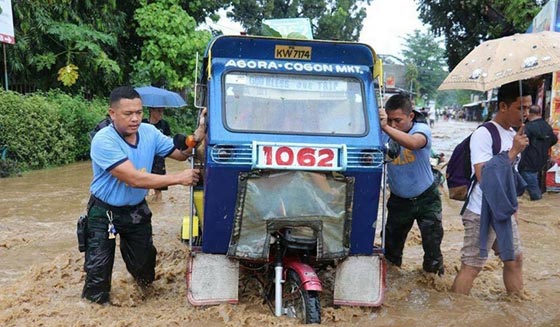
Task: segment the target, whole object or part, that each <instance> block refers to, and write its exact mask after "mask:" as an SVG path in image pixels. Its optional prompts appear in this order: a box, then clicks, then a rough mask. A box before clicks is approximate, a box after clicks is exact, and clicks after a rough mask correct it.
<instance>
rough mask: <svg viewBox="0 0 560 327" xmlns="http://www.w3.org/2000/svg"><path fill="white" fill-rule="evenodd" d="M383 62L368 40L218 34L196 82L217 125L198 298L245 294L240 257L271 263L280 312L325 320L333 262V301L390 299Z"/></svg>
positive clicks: (199, 301)
mask: <svg viewBox="0 0 560 327" xmlns="http://www.w3.org/2000/svg"><path fill="white" fill-rule="evenodd" d="M376 60H378V59H377V57H376V55H375V52H374V51H373V49H371V48H370V47H369V46H367V45H364V44H359V43H348V42H335V41H312V40H291V39H277V38H263V37H247V36H221V37H217V38H216V39H214V40H213V41H212V42H211V43H210V44H209V46H208V48H207V51H206V54H205V56H204V59H203V67H202V74H201V78H200V80H199V86H198V87H197V95H198V96H199V99H198V100H200V102H201V105H202V106H205V107H207V108H208V129H207V137H206V140H205V145H204V155H203V156H202V157H203V158H198V159H200V160H201V161H202V162H203V177H204V178H203V180H204V184H203V189H202V190H201V192H203V201H202V202H203V204H200V205H201V206H203V207H199V208H198V212H202V211H203V212H204V217H200V218H201V220H202V222H201V223H200V226H202V230H201V235H202V236H201V237H199V241H200V244H199V245H200V246H197V247H193V249H192V252H191V253H192V254H191V256H190V258H189V269H188V276H187V277H188V287H189V301H190V302H191V303H192V304H193V305H204V304H213V303H220V302H230V303H235V302H236V301H237V296H238V294H237V287H238V285H237V283H234V285H231V284H232V281H234V280H236V278H238V274H239V268H238V267H239V266H240V265H241V267H242V268H243V267H251V268H252V269H254V270H255V271H256V270H259V271H267V272H268V273H270V274H269V277H271V279H272V283H270V284H267V282H264V281H263V282H262V285H263V288H264V289H265V291H264V293H265V296H268V298H269V300H270V302H271V303H274V312H275V314H277V315H280V314H288V315H293V316H297V317H300V318H302V319H303V320H304V321H305V322H319V321H320V305H319V298H318V296H319V292H320V291H321V290H322V285H321V281H320V280H319V278H318V277H317V275H316V271H315V270H316V268H318V267H322V266H324V265H325V264H329V265H332V266H334V267H336V279H335V280H336V281H335V286H334V294H335V296H334V304H340V305H366V306H378V305H380V304H381V303H382V300H383V292H384V277H385V269H384V261H383V257H382V250H383V249H382V248H380V247H375V246H374V238H375V234H376V233H375V232H376V226H377V224H376V222H377V217H378V214H377V211H378V210H377V208H378V204H379V195H380V191H381V188H382V185H381V181H382V178H381V177H382V172H383V147H382V144H381V136H380V127H379V122H378V114H377V103H376V95H375V94H376V93H375V91H376V90H375V89H374V67H375V64H376ZM214 271H216V272H214ZM224 280H225V281H226V282H224ZM282 284H284V285H282ZM282 286H284V289H282ZM356 286H357V287H358V288H356ZM364 286H367V289H364ZM286 289H288V290H291V291H286ZM286 292H288V293H286ZM278 293H280V294H278ZM295 293H297V294H299V295H300V298H301V299H303V301H302V303H299V304H297V301H293V297H294V296H293V294H295ZM290 294H291V295H290ZM300 302H301V301H300ZM301 311H303V313H302V312H301ZM317 319H318V320H317Z"/></svg>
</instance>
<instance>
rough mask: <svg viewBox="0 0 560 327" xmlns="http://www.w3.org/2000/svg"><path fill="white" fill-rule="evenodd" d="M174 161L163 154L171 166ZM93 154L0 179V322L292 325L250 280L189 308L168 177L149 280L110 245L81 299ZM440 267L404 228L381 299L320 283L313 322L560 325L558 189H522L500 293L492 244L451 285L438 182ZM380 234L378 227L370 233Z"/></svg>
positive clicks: (453, 206)
mask: <svg viewBox="0 0 560 327" xmlns="http://www.w3.org/2000/svg"><path fill="white" fill-rule="evenodd" d="M475 126H476V125H475V124H473V123H459V122H442V121H440V122H439V123H437V124H436V127H435V128H434V132H433V133H434V150H435V151H436V152H444V153H445V154H446V158H449V157H450V154H451V151H452V149H453V147H454V146H455V145H456V144H457V143H458V142H460V140H462V139H463V138H464V137H465V136H466V135H468V134H469V133H470V132H471V131H472V130H473V129H474V128H475ZM184 167H185V166H184V163H175V162H173V161H172V160H170V161H168V169H169V170H170V171H178V170H180V169H183V168H184ZM90 179H91V164H90V163H89V162H84V163H77V164H72V165H68V166H65V167H60V168H54V169H48V170H41V171H34V172H30V173H28V174H25V175H24V176H23V177H16V178H10V179H0V264H1V265H0V290H1V291H0V326H184V325H201V324H205V325H206V326H255V325H274V326H294V325H297V323H296V322H295V321H293V320H291V319H288V318H285V317H282V318H275V317H274V316H273V314H272V313H271V312H270V310H269V309H268V307H267V306H266V305H263V304H262V301H261V300H260V299H259V297H258V294H257V292H256V291H255V290H250V291H248V292H246V293H243V295H242V296H241V297H240V304H239V305H235V306H233V305H220V306H214V307H208V308H203V309H199V308H193V307H191V306H190V305H189V304H188V303H187V300H186V295H185V294H186V285H185V270H186V269H185V268H186V263H185V259H186V256H187V250H186V246H185V245H184V244H183V243H181V241H180V239H179V236H180V235H179V233H180V226H181V219H182V217H183V216H184V215H185V214H186V212H187V201H188V188H186V187H182V186H174V187H170V188H169V191H167V192H164V197H163V202H159V203H150V207H151V209H152V211H153V212H154V218H153V225H154V243H155V245H156V247H157V249H158V252H159V253H158V262H157V267H156V281H155V282H154V285H153V288H152V289H151V290H150V291H149V292H148V293H142V292H141V291H140V290H138V289H137V288H136V287H135V286H134V283H133V282H132V278H131V277H130V275H129V274H128V272H127V271H126V269H125V267H124V264H123V262H122V258H121V257H120V254H118V251H117V254H116V257H117V258H116V260H115V268H114V272H113V287H112V295H111V302H112V304H111V305H106V306H99V305H96V304H90V303H88V302H86V301H83V300H81V299H80V293H81V288H82V286H83V280H84V274H83V269H82V265H83V255H82V254H80V253H79V252H78V249H77V244H76V238H75V223H76V219H77V218H78V216H79V215H80V214H82V213H83V212H84V208H85V206H86V202H87V199H88V196H89V193H88V187H89V182H90ZM442 192H443V195H442V200H443V205H444V212H443V215H444V227H445V236H444V239H443V244H442V250H443V253H444V260H445V271H446V274H445V275H444V276H443V277H442V278H439V277H435V278H434V277H432V276H428V275H425V274H423V273H422V271H421V266H422V255H423V251H422V248H421V244H420V234H419V232H418V230H417V229H416V227H415V228H414V229H413V231H412V232H411V234H409V239H408V241H407V245H406V248H405V258H404V260H403V267H402V268H400V269H398V268H394V267H389V270H388V274H387V285H388V288H387V291H386V299H385V302H384V305H383V306H382V307H380V308H373V309H372V308H353V307H339V308H334V307H333V306H332V303H329V302H330V301H331V296H330V294H328V293H327V292H329V290H327V291H326V292H325V294H323V295H324V296H323V297H322V304H323V314H322V317H323V324H324V325H337V326H353V325H360V326H430V327H433V326H492V327H495V326H511V327H515V326H547V327H548V326H550V327H552V326H560V309H558V308H560V264H559V260H560V254H559V249H560V245H559V241H558V240H559V239H560V214H558V212H559V211H558V208H557V206H559V205H560V194H553V193H547V194H545V195H544V199H543V200H542V201H537V202H530V201H528V198H527V197H522V198H520V214H519V228H520V232H521V238H522V243H523V247H524V255H525V266H524V279H525V285H526V292H525V294H524V296H522V297H511V296H508V295H507V294H506V293H505V291H504V287H503V283H502V278H501V263H500V261H499V260H498V259H497V258H496V257H494V256H493V255H491V256H490V259H489V261H488V264H487V265H486V267H485V268H484V270H483V271H482V273H481V275H480V277H479V278H478V279H477V280H476V282H475V285H474V288H473V291H472V295H471V296H461V295H456V294H453V293H450V292H449V289H450V287H451V284H452V282H453V278H454V277H455V273H456V271H457V269H458V267H459V265H460V261H459V251H460V249H461V245H462V236H463V227H462V224H461V220H460V217H459V210H460V205H461V204H462V203H460V202H457V201H453V200H449V199H448V198H447V193H446V190H445V189H443V190H442ZM377 239H379V237H377Z"/></svg>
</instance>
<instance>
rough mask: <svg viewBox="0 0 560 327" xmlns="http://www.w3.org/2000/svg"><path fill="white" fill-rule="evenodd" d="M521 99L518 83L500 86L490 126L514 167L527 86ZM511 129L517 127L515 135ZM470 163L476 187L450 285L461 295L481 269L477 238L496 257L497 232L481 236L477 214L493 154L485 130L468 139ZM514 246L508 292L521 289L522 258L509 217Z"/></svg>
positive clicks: (507, 266) (507, 264) (521, 143)
mask: <svg viewBox="0 0 560 327" xmlns="http://www.w3.org/2000/svg"><path fill="white" fill-rule="evenodd" d="M522 92H523V93H522V94H521V96H520V90H519V82H512V83H509V84H505V85H502V86H501V87H500V90H499V91H498V112H497V113H496V116H495V118H494V119H493V120H492V123H493V124H494V125H496V127H497V129H498V132H499V134H500V139H501V149H500V151H499V152H503V151H508V157H509V160H510V162H511V163H512V164H516V163H517V161H518V157H519V155H520V153H521V152H522V151H523V150H524V149H525V147H527V145H528V144H529V140H528V138H527V135H525V134H523V129H524V126H523V120H524V119H525V117H526V116H527V113H528V110H529V107H530V106H531V102H532V99H531V93H530V90H529V86H528V85H527V84H525V83H523V84H522ZM513 127H519V131H518V132H516V131H515V130H514V129H513ZM470 150H471V162H472V164H473V171H474V173H475V175H476V180H477V182H476V184H475V186H474V188H473V190H472V193H471V194H470V197H469V199H468V201H469V202H468V205H467V208H466V210H465V212H464V214H463V217H462V218H463V226H464V227H465V237H464V243H463V248H462V249H461V268H460V270H459V272H458V273H457V276H456V277H455V281H454V282H453V286H452V291H453V292H455V293H460V294H465V295H467V294H469V293H470V291H471V288H472V286H473V282H474V280H475V279H476V277H477V276H478V274H479V273H480V271H481V270H482V267H483V266H484V264H485V262H486V258H482V257H481V255H480V238H481V237H486V238H487V244H488V245H492V244H493V245H494V246H493V249H494V250H495V252H496V254H498V253H499V249H498V248H497V247H496V244H495V241H496V233H495V231H494V230H493V229H490V230H489V232H488V235H480V214H481V204H482V198H483V193H482V190H481V188H480V183H481V181H482V179H481V176H482V168H483V166H484V164H485V163H486V162H488V161H489V160H490V159H492V157H493V156H494V155H493V153H492V137H491V135H490V132H489V131H488V129H487V128H478V129H477V130H476V131H475V132H474V133H473V134H472V136H471V140H470ZM511 220H512V233H513V243H514V244H513V245H514V249H515V260H514V261H504V268H503V269H504V271H503V278H504V285H505V287H506V290H507V291H508V292H509V293H518V292H520V291H521V290H522V289H523V272H522V266H523V255H522V253H521V242H520V238H519V231H518V230H517V222H516V217H515V214H514V215H513V216H512V217H511Z"/></svg>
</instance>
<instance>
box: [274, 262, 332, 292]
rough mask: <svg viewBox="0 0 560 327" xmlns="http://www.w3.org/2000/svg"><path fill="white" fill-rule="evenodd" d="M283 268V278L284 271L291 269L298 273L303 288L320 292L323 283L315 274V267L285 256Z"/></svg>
mask: <svg viewBox="0 0 560 327" xmlns="http://www.w3.org/2000/svg"><path fill="white" fill-rule="evenodd" d="M284 268H285V269H284V276H283V277H284V279H286V271H287V270H288V269H292V270H293V271H295V272H296V273H297V274H298V276H299V279H300V280H301V285H302V287H303V289H304V290H306V291H317V292H321V291H322V290H323V285H322V284H321V280H320V279H319V276H317V274H316V273H315V269H313V268H312V267H311V266H310V265H308V264H306V263H303V262H301V261H298V260H297V259H294V258H285V259H284Z"/></svg>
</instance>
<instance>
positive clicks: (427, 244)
mask: <svg viewBox="0 0 560 327" xmlns="http://www.w3.org/2000/svg"><path fill="white" fill-rule="evenodd" d="M387 209H388V215H387V225H386V228H385V233H386V234H385V257H386V258H387V260H389V261H390V262H392V263H393V264H395V265H397V266H399V267H400V266H401V264H402V255H403V249H404V244H405V242H406V237H407V235H408V232H409V231H410V229H411V228H412V225H413V224H414V220H416V222H417V224H418V228H419V229H420V234H421V236H422V248H423V249H424V261H423V265H422V266H423V269H424V270H425V271H427V272H433V273H438V274H442V273H443V256H442V254H441V248H440V247H441V241H442V239H443V225H442V221H441V218H442V217H441V198H440V194H439V190H438V188H437V184H434V185H432V186H431V187H430V188H428V189H427V190H426V191H425V192H424V193H422V194H420V195H419V196H418V197H415V198H411V199H405V198H401V197H398V196H396V195H395V194H391V195H390V197H389V200H388V202H387Z"/></svg>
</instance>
